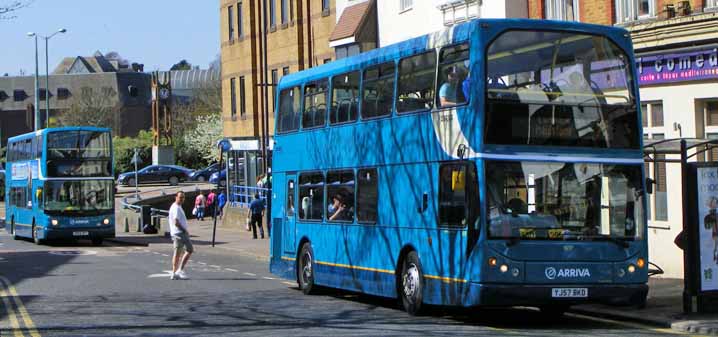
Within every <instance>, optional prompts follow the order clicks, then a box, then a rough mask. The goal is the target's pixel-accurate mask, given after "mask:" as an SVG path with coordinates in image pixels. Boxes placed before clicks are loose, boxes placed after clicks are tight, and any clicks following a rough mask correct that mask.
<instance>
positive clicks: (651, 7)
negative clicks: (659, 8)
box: [615, 0, 656, 23]
mask: <svg viewBox="0 0 718 337" xmlns="http://www.w3.org/2000/svg"><path fill="white" fill-rule="evenodd" d="M615 1H616V23H624V22H631V21H636V20H639V19H647V18H650V17H654V16H656V3H655V0H615Z"/></svg>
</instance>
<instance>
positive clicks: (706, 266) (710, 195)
mask: <svg viewBox="0 0 718 337" xmlns="http://www.w3.org/2000/svg"><path fill="white" fill-rule="evenodd" d="M697 178H698V181H697V182H698V226H699V227H698V237H699V252H700V280H701V291H710V290H718V169H717V168H716V167H699V168H698V177H697Z"/></svg>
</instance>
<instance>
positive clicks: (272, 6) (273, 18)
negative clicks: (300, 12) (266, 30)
mask: <svg viewBox="0 0 718 337" xmlns="http://www.w3.org/2000/svg"><path fill="white" fill-rule="evenodd" d="M274 1H275V0H269V27H270V29H273V28H276V26H277V19H276V15H274V14H275V12H276V8H275V7H276V4H275V3H274Z"/></svg>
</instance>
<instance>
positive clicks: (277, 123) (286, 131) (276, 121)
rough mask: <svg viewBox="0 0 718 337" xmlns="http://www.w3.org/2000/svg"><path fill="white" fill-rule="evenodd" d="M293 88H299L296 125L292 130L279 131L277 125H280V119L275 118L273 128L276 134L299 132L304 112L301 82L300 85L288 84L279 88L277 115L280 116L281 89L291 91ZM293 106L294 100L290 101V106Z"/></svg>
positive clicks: (302, 85)
mask: <svg viewBox="0 0 718 337" xmlns="http://www.w3.org/2000/svg"><path fill="white" fill-rule="evenodd" d="M295 89H299V109H298V111H295V114H299V118H298V119H297V127H296V128H295V129H293V130H281V131H280V130H279V126H280V125H281V123H280V120H281V119H280V118H278V119H279V120H275V121H274V125H275V129H276V134H278V135H284V134H290V133H292V132H299V130H300V129H301V126H302V113H303V112H304V84H301V85H292V86H289V87H285V88H283V89H282V90H279V107H278V109H277V117H280V111H279V109H281V108H282V101H281V99H282V92H283V91H293V90H295ZM293 107H294V102H292V108H293Z"/></svg>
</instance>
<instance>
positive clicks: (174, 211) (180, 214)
mask: <svg viewBox="0 0 718 337" xmlns="http://www.w3.org/2000/svg"><path fill="white" fill-rule="evenodd" d="M169 213H170V215H169V216H168V217H167V220H169V225H170V234H171V235H179V234H180V233H182V232H181V231H180V230H179V228H177V226H175V220H177V221H179V223H180V226H182V228H184V230H185V231H187V217H186V216H185V215H184V210H183V209H182V207H180V206H178V205H177V203H176V202H173V203H172V206H171V207H170V212H169Z"/></svg>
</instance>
